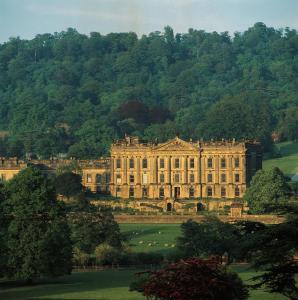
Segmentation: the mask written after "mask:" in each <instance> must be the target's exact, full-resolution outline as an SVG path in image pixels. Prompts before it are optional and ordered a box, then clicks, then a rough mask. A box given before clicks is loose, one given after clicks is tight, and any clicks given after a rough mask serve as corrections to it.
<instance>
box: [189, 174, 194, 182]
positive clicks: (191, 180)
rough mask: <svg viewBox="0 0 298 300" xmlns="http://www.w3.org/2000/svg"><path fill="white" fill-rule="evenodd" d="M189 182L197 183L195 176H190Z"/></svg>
mask: <svg viewBox="0 0 298 300" xmlns="http://www.w3.org/2000/svg"><path fill="white" fill-rule="evenodd" d="M189 182H195V174H193V173H191V174H189Z"/></svg>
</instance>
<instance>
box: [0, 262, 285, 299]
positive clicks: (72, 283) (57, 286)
mask: <svg viewBox="0 0 298 300" xmlns="http://www.w3.org/2000/svg"><path fill="white" fill-rule="evenodd" d="M233 269H234V270H235V271H237V272H238V273H239V274H240V276H241V277H242V278H243V279H244V280H246V281H247V280H248V279H249V278H251V277H252V276H253V275H255V273H253V272H250V271H248V270H247V269H246V268H245V267H233ZM135 272H137V270H105V271H97V272H81V273H74V274H72V275H71V276H65V277H63V278H60V279H57V280H55V281H47V282H40V283H39V284H36V285H32V286H22V285H17V284H16V283H14V284H10V285H9V284H7V283H6V284H4V283H1V282H0V299H3V300H21V299H22V300H24V299H56V300H57V299H69V300H70V299H89V300H90V299H97V300H103V299H105V300H139V299H140V300H143V299H145V298H144V297H142V296H141V295H140V294H139V293H137V292H130V291H129V290H128V285H129V283H130V282H131V280H132V279H133V277H134V274H135ZM249 299H250V300H268V299H270V300H285V299H286V298H284V297H282V296H279V295H272V294H268V293H266V292H264V291H261V290H258V291H252V292H251V297H250V298H249Z"/></svg>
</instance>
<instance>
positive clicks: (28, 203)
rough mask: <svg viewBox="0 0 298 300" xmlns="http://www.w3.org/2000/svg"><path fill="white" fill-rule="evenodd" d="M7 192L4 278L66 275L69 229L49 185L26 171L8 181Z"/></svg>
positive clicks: (69, 260)
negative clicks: (7, 222) (5, 265)
mask: <svg viewBox="0 0 298 300" xmlns="http://www.w3.org/2000/svg"><path fill="white" fill-rule="evenodd" d="M7 190H8V197H7V214H8V215H9V216H11V220H10V222H9V224H8V230H7V253H8V255H7V256H8V259H7V274H6V275H8V276H9V277H13V278H17V279H24V280H28V281H32V280H34V279H36V278H39V277H42V276H53V277H55V276H60V275H64V274H69V273H70V272H71V269H72V243H71V240H70V229H69V226H68V224H67V220H66V215H65V211H64V209H63V204H62V203H59V202H57V201H56V195H55V189H54V187H53V185H52V184H51V182H50V181H49V180H48V179H47V178H45V177H44V175H42V174H41V173H40V172H39V171H38V170H36V169H34V168H32V167H30V168H26V169H24V170H23V171H21V172H20V173H19V174H18V175H16V176H15V177H14V178H13V179H12V180H11V181H9V183H8V184H7ZM1 229H2V228H1ZM2 230H3V229H2ZM2 230H1V231H2Z"/></svg>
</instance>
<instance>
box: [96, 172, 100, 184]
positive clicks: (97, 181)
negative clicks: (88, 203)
mask: <svg viewBox="0 0 298 300" xmlns="http://www.w3.org/2000/svg"><path fill="white" fill-rule="evenodd" d="M96 183H101V174H96Z"/></svg>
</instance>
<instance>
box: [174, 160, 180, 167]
mask: <svg viewBox="0 0 298 300" xmlns="http://www.w3.org/2000/svg"><path fill="white" fill-rule="evenodd" d="M179 166H180V161H179V158H175V168H176V169H179Z"/></svg>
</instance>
